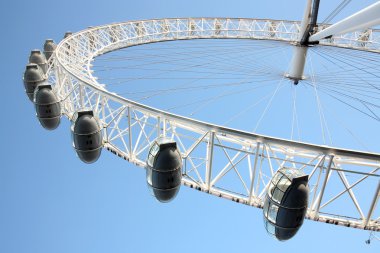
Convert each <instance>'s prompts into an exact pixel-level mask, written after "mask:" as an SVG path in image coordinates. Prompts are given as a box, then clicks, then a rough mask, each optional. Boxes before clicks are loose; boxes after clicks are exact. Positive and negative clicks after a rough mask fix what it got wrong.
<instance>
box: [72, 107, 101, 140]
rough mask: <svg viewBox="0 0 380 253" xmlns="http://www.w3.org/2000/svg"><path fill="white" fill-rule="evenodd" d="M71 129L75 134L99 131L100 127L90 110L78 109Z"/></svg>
mask: <svg viewBox="0 0 380 253" xmlns="http://www.w3.org/2000/svg"><path fill="white" fill-rule="evenodd" d="M76 114H77V115H76V116H75V118H76V119H75V123H74V126H73V131H74V133H76V134H92V133H96V132H99V131H100V129H101V127H100V125H99V123H98V120H97V119H96V118H95V117H94V113H93V112H92V111H80V112H77V113H76Z"/></svg>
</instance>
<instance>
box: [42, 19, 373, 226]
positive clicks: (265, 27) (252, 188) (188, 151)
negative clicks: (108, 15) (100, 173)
mask: <svg viewBox="0 0 380 253" xmlns="http://www.w3.org/2000/svg"><path fill="white" fill-rule="evenodd" d="M299 26H300V24H299V23H298V22H294V21H284V20H259V19H232V18H181V19H156V20H142V21H130V22H125V23H115V24H111V25H105V26H99V27H93V28H90V29H86V30H83V31H80V32H78V33H75V34H73V35H71V36H70V37H68V38H66V39H64V40H63V41H61V42H60V43H59V45H58V47H57V49H56V51H55V52H54V55H53V57H52V58H51V59H50V61H49V71H48V78H49V79H48V80H49V83H50V84H51V85H52V86H53V88H54V91H55V92H56V94H57V96H58V97H59V99H60V100H61V102H62V113H63V114H64V115H65V116H67V117H68V118H69V119H71V118H72V115H73V114H74V113H75V112H76V111H77V110H79V109H80V108H82V107H87V108H91V109H93V110H94V112H95V114H96V116H97V117H99V120H100V121H101V122H102V125H103V141H104V147H105V148H106V149H107V150H109V151H111V152H112V153H113V154H115V155H117V156H119V157H121V158H123V159H125V160H127V161H129V162H131V163H133V164H136V165H137V166H140V167H145V159H146V152H147V150H148V148H149V146H150V144H151V143H152V142H153V141H154V140H155V139H156V138H157V137H158V135H159V134H161V135H162V136H167V137H170V138H173V139H174V140H175V141H176V142H177V146H178V147H179V149H180V151H181V154H182V156H183V159H184V168H183V174H184V176H183V184H184V185H186V186H189V187H191V188H195V189H197V190H199V191H203V192H207V193H209V194H212V195H215V196H218V197H222V198H225V199H229V200H232V201H236V202H239V203H243V204H246V205H251V206H255V207H259V208H262V206H263V199H264V196H265V191H266V187H267V185H268V182H269V179H270V178H271V176H272V175H273V174H274V173H275V172H276V170H278V169H279V168H281V167H282V166H290V167H294V168H298V169H301V170H303V171H305V172H306V173H308V174H310V182H311V187H310V190H311V193H310V196H315V197H314V198H313V200H312V201H311V203H310V205H309V209H308V213H307V215H306V218H308V219H311V220H316V221H321V222H326V223H330V224H336V225H341V226H349V227H355V228H360V229H368V230H374V231H379V230H380V223H379V218H378V217H379V216H380V215H379V213H378V211H379V210H378V209H376V207H373V203H376V201H373V200H372V198H373V196H374V195H375V191H377V188H378V187H377V184H375V186H374V187H373V189H372V188H371V187H370V186H371V183H373V182H374V181H375V182H376V183H377V182H378V181H379V178H380V174H379V172H378V170H377V168H379V167H380V154H376V153H370V152H361V151H356V150H347V149H340V148H334V147H327V146H319V145H314V144H309V143H302V142H296V141H290V140H285V139H279V138H274V137H270V136H263V135H258V134H254V133H250V132H244V131H239V130H236V129H230V128H226V127H223V126H218V125H213V124H210V123H206V122H201V121H197V120H194V119H190V118H186V117H182V116H179V115H175V114H171V113H168V112H165V111H162V110H159V109H156V108H152V107H149V106H146V105H143V104H140V103H137V102H135V101H132V100H129V99H126V98H123V97H121V96H119V95H117V94H115V93H113V92H112V91H108V90H106V89H105V86H104V85H103V84H100V83H98V82H97V79H96V77H95V76H93V73H92V70H91V63H92V61H93V60H94V58H95V57H96V56H99V55H102V54H105V53H108V52H111V51H114V50H118V49H121V48H125V47H130V46H137V45H141V44H146V43H154V42H164V41H172V40H187V39H206V38H207V39H227V38H229V39H232V38H233V39H251V40H277V41H283V42H284V43H294V42H295V41H297V40H298V38H299V31H300V27H299ZM369 33H370V34H371V35H376V36H370V37H368V39H367V40H366V41H365V42H366V43H365V44H363V43H362V42H363V41H362V37H361V34H360V33H354V34H348V35H342V36H338V37H333V38H332V39H331V40H323V41H321V43H320V44H321V45H328V46H336V47H347V48H355V49H358V50H365V51H373V52H376V53H379V52H380V47H379V41H380V36H378V35H379V34H380V32H379V31H378V30H369ZM95 74H96V73H95ZM331 157H334V163H332V162H331V161H332V159H331ZM224 161H225V162H224ZM338 172H339V173H338ZM326 173H327V174H328V176H326ZM322 174H324V175H322ZM342 175H344V178H346V177H345V176H346V175H349V176H350V178H355V177H360V178H359V183H360V184H359V183H352V182H348V181H346V180H344V184H342V182H341V181H340V179H339V176H342ZM229 176H234V179H235V181H234V183H233V184H227V183H226V181H224V179H225V178H228V177H229ZM321 179H323V184H322V185H321V183H320V180H321ZM334 179H338V181H333V180H334ZM331 182H333V184H336V182H338V183H339V182H340V183H341V184H342V187H344V188H343V189H346V191H345V192H344V193H343V194H342V193H341V191H340V190H339V189H336V187H335V185H334V187H330V186H331V185H330V184H331ZM363 184H365V185H366V192H365V193H364V194H363V192H362V191H360V190H357V189H358V187H359V186H360V185H363ZM359 189H360V188H359ZM347 192H349V194H348V193H347ZM346 193H347V194H346ZM342 195H343V196H345V197H346V198H347V199H344V200H343V201H344V203H343V205H344V207H342V206H341V205H342V203H341V202H339V201H342V198H341V196H342ZM324 196H329V197H332V200H331V199H330V201H328V199H327V197H324ZM368 196H369V197H368ZM375 196H378V195H375ZM368 198H370V199H371V200H370V201H369V203H368V204H363V203H366V202H367V201H366V200H367V199H368ZM352 201H355V205H352V203H351V202H352ZM335 204H336V205H338V206H337V207H338V208H333V209H332V211H327V210H328V208H330V207H331V206H334V205H335ZM356 205H359V207H360V208H359V210H363V212H366V213H368V214H369V215H368V216H369V217H365V219H363V217H362V215H361V214H360V213H359V212H357V209H358V208H357V206H356ZM313 207H314V208H313ZM325 210H326V211H325ZM348 210H350V212H351V211H352V213H350V214H346V213H345V211H348Z"/></svg>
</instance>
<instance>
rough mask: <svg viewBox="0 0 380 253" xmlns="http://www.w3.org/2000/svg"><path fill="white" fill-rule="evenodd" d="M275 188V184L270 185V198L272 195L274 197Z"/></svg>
mask: <svg viewBox="0 0 380 253" xmlns="http://www.w3.org/2000/svg"><path fill="white" fill-rule="evenodd" d="M274 188H275V186H274V184H273V183H269V187H268V194H269V196H270V197H272V195H273V191H274Z"/></svg>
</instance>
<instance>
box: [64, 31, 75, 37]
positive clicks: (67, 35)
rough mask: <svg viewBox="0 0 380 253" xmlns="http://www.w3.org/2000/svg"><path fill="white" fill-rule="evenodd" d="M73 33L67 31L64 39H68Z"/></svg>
mask: <svg viewBox="0 0 380 253" xmlns="http://www.w3.org/2000/svg"><path fill="white" fill-rule="evenodd" d="M71 35H73V32H70V31H68V32H65V35H64V36H63V38H64V39H66V38H67V37H70V36H71Z"/></svg>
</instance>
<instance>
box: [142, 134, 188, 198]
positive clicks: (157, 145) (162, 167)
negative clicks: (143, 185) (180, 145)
mask: <svg viewBox="0 0 380 253" xmlns="http://www.w3.org/2000/svg"><path fill="white" fill-rule="evenodd" d="M146 165H147V166H146V167H147V168H146V180H147V184H148V188H149V190H150V192H151V194H152V195H153V196H154V197H155V198H156V199H157V200H158V201H160V202H169V201H171V200H172V199H174V198H175V196H176V195H177V193H178V191H179V189H180V186H181V180H182V157H181V154H180V152H179V150H178V149H177V143H176V142H175V141H173V140H172V139H169V138H164V137H160V138H158V139H156V140H155V141H154V142H153V144H152V145H151V147H150V149H149V153H148V158H147V161H146Z"/></svg>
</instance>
